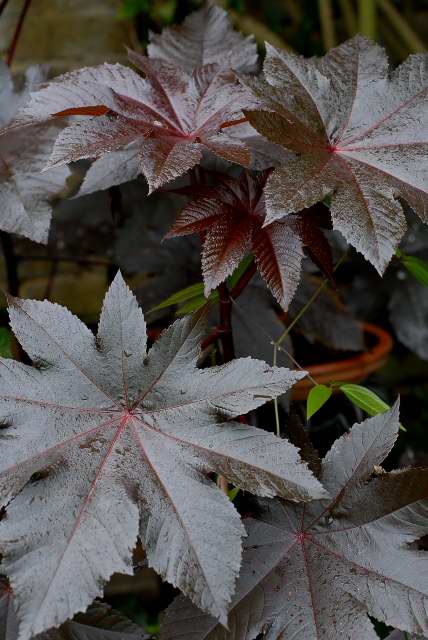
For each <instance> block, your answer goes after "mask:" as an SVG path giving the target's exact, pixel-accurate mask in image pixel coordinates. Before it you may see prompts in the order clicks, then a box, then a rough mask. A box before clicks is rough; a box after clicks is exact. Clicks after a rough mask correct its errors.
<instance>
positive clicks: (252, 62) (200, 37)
mask: <svg viewBox="0 0 428 640" xmlns="http://www.w3.org/2000/svg"><path fill="white" fill-rule="evenodd" d="M147 51H148V54H149V56H150V57H151V58H158V59H162V60H166V61H167V62H169V61H171V60H174V63H175V64H176V65H177V66H179V67H181V68H182V69H187V70H188V71H192V70H193V69H194V68H195V67H202V66H204V65H206V64H218V65H220V66H221V67H223V68H227V69H234V70H235V71H241V72H243V73H251V72H253V71H255V70H256V67H257V58H258V56H257V45H256V42H255V39H254V36H247V37H246V38H244V37H243V36H241V35H240V34H239V33H237V32H236V31H234V30H233V27H232V25H231V24H230V20H229V16H228V14H227V13H226V11H224V10H223V9H221V8H220V7H217V6H215V5H214V4H211V3H210V2H208V3H207V4H206V5H205V6H204V7H203V8H202V9H200V10H199V11H196V12H195V13H192V14H190V15H189V16H188V17H187V18H186V20H185V21H184V22H183V24H182V25H180V26H178V27H172V28H169V29H164V30H163V31H162V33H161V34H160V35H157V34H154V33H152V34H150V44H149V46H148V48H147Z"/></svg>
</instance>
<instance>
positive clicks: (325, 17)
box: [318, 0, 337, 51]
mask: <svg viewBox="0 0 428 640" xmlns="http://www.w3.org/2000/svg"><path fill="white" fill-rule="evenodd" d="M318 12H319V17H320V23H321V32H322V39H323V43H324V49H325V50H326V51H328V50H329V49H332V48H333V47H335V46H336V44H337V40H336V31H335V28H334V20H333V7H332V4H331V0H318Z"/></svg>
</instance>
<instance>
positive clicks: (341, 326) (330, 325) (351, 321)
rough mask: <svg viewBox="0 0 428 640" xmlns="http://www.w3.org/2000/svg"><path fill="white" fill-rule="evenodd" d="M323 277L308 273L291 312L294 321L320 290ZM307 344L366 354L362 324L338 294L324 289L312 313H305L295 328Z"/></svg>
mask: <svg viewBox="0 0 428 640" xmlns="http://www.w3.org/2000/svg"><path fill="white" fill-rule="evenodd" d="M321 284H322V281H321V280H320V278H317V277H315V276H311V275H310V274H305V275H304V277H303V278H302V280H301V282H300V284H299V286H298V288H297V289H296V293H295V294H294V298H293V301H292V303H291V305H290V308H289V310H288V313H289V316H290V318H291V319H294V318H295V317H296V316H297V315H298V314H299V313H300V311H301V309H302V308H303V307H304V305H305V304H307V303H308V302H309V300H311V299H312V297H313V296H314V295H315V293H316V292H317V291H318V289H319V287H320V285H321ZM295 331H298V332H300V333H302V334H303V335H304V336H305V338H306V340H308V342H312V343H315V342H319V343H321V344H323V345H325V346H327V347H329V348H330V349H335V350H337V351H364V349H365V342H364V331H363V329H362V325H361V322H359V321H358V320H357V319H356V318H355V316H354V315H352V314H351V313H350V311H349V309H347V307H346V306H345V305H344V304H343V303H342V302H341V300H340V298H339V296H338V295H337V293H335V292H334V291H332V290H331V289H324V290H323V291H322V292H321V294H320V295H319V296H318V297H317V299H316V300H315V301H314V302H312V304H311V310H310V312H309V313H304V314H303V315H302V316H301V318H299V321H298V323H297V324H296V326H295Z"/></svg>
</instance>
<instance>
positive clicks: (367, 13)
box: [358, 0, 377, 39]
mask: <svg viewBox="0 0 428 640" xmlns="http://www.w3.org/2000/svg"><path fill="white" fill-rule="evenodd" d="M376 23H377V2H376V0H358V28H359V31H360V33H361V34H362V35H364V36H367V37H368V38H372V39H375V38H376V33H377V27H376Z"/></svg>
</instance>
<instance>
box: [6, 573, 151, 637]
mask: <svg viewBox="0 0 428 640" xmlns="http://www.w3.org/2000/svg"><path fill="white" fill-rule="evenodd" d="M13 601H14V597H13V592H12V589H11V588H10V587H9V584H8V582H7V580H6V579H5V578H3V577H0V634H1V637H2V639H4V640H18V637H19V633H18V618H17V615H16V612H15V608H14V602H13ZM148 638H149V636H148V635H147V634H146V633H144V631H143V629H142V628H141V627H138V626H137V625H136V624H134V623H133V622H131V620H128V618H125V616H123V615H122V614H120V613H118V612H117V611H114V610H113V609H111V608H110V607H109V606H108V605H107V604H104V603H102V602H95V603H94V604H92V605H91V606H90V607H89V608H88V610H87V611H86V613H81V614H78V615H77V616H76V617H75V618H74V620H71V621H70V622H66V623H65V624H63V625H62V626H61V627H59V628H58V629H51V630H50V631H47V632H45V633H42V634H40V635H39V636H38V640H148Z"/></svg>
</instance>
